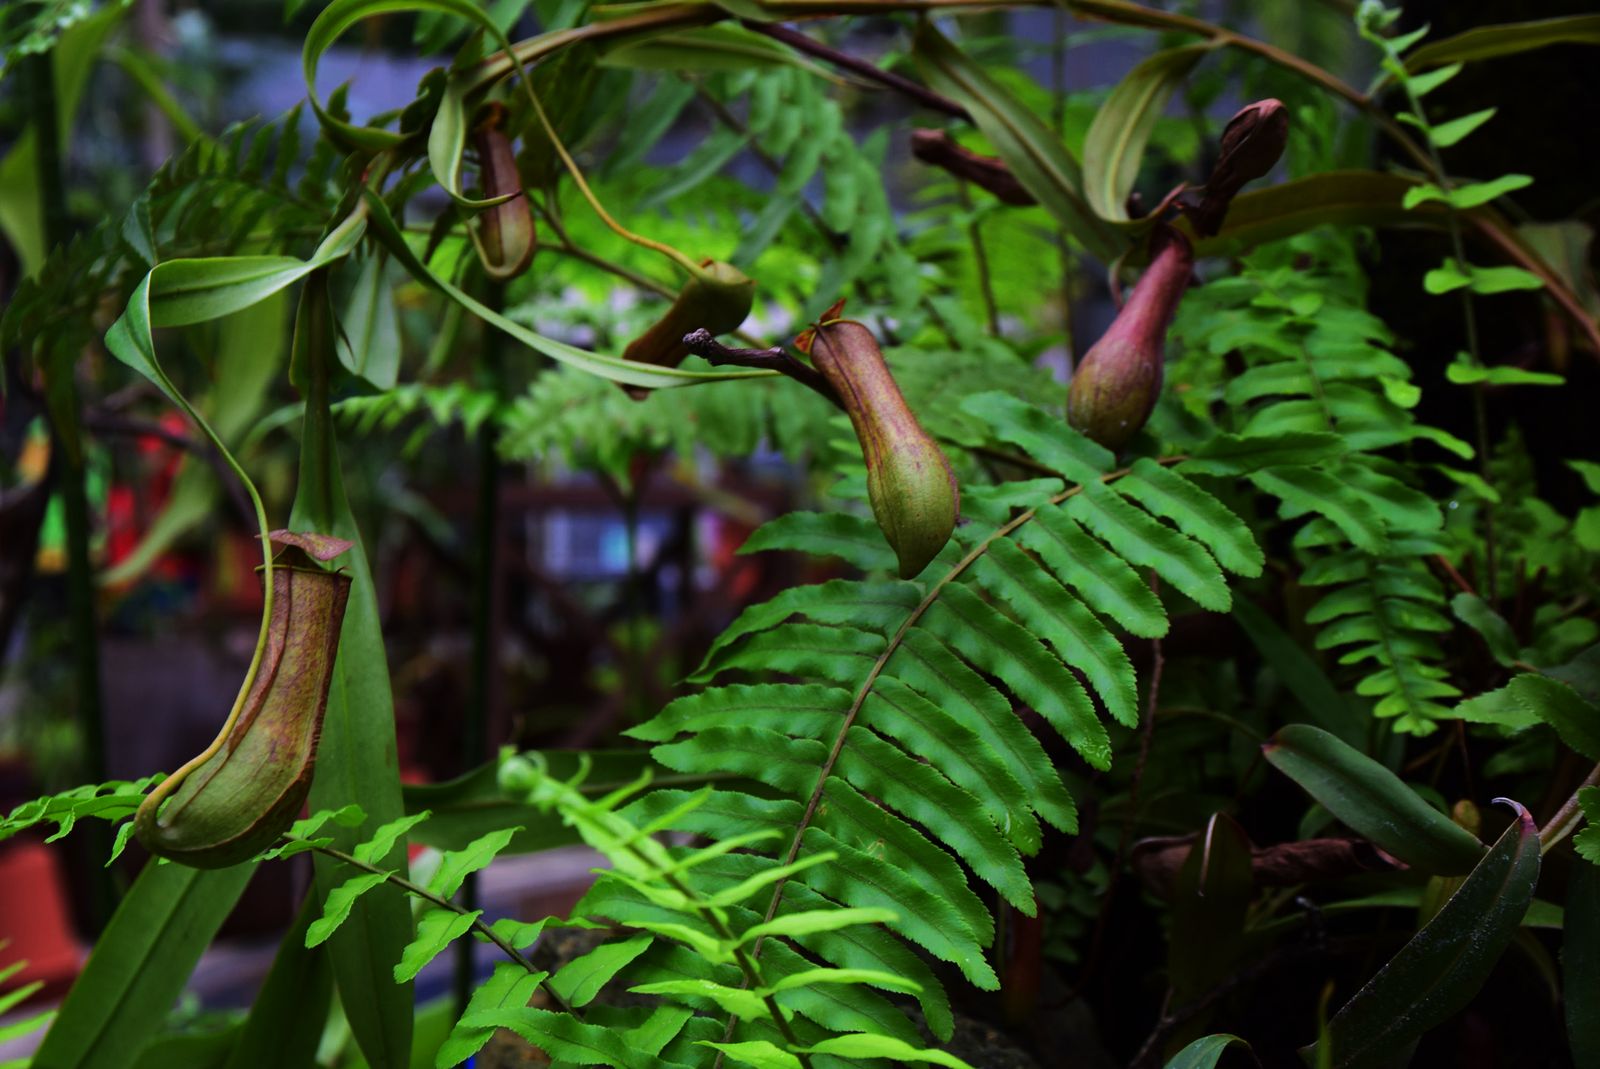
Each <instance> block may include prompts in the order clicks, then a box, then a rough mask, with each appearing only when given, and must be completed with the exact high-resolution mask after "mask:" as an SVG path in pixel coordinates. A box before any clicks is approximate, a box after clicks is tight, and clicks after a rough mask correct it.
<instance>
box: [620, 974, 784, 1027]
mask: <svg viewBox="0 0 1600 1069" xmlns="http://www.w3.org/2000/svg"><path fill="white" fill-rule="evenodd" d="M628 990H629V991H632V992H633V993H634V994H637V995H679V996H688V997H691V998H704V999H710V1000H711V1001H712V1002H715V1003H716V1004H717V1007H718V1008H719V1009H721V1010H722V1012H723V1013H731V1014H735V1015H737V1016H739V1017H755V1018H761V1017H765V1016H766V1013H767V1008H766V1004H765V1003H764V1002H762V1001H761V996H760V995H757V994H756V993H755V992H754V991H746V990H744V989H743V988H738V987H729V986H727V985H726V984H719V983H717V982H716V981H715V980H658V981H656V982H655V983H649V984H639V985H638V986H636V987H630V988H629V989H628Z"/></svg>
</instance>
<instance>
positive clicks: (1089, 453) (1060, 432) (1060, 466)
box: [961, 390, 1117, 483]
mask: <svg viewBox="0 0 1600 1069" xmlns="http://www.w3.org/2000/svg"><path fill="white" fill-rule="evenodd" d="M961 409H962V411H964V412H968V413H971V414H972V415H974V416H977V417H978V418H979V419H981V420H983V421H984V422H985V423H987V424H988V425H989V426H990V427H991V428H992V429H993V430H994V432H995V434H996V435H998V436H999V437H1000V439H1001V440H1002V441H1006V442H1010V443H1011V444H1012V445H1015V446H1018V447H1019V448H1021V450H1022V451H1023V452H1024V453H1026V454H1028V455H1029V456H1031V457H1032V458H1033V459H1035V460H1037V461H1039V462H1040V463H1041V464H1044V465H1046V466H1048V467H1049V468H1051V469H1053V470H1055V471H1058V472H1060V473H1061V474H1062V475H1064V476H1066V478H1067V479H1068V480H1070V481H1072V482H1075V483H1083V482H1090V481H1092V480H1095V479H1098V478H1100V476H1102V475H1104V474H1105V473H1106V472H1108V471H1110V470H1111V469H1112V468H1113V467H1114V466H1115V465H1116V461H1117V458H1116V455H1115V454H1114V453H1112V452H1111V450H1109V449H1107V448H1106V447H1105V446H1103V445H1100V444H1099V443H1098V442H1095V441H1092V440H1090V439H1088V438H1085V437H1084V436H1083V435H1081V434H1079V433H1078V432H1077V431H1075V430H1073V429H1072V428H1071V427H1070V426H1068V425H1067V421H1066V420H1065V419H1062V418H1061V417H1060V416H1053V415H1051V414H1050V413H1048V412H1046V411H1045V410H1044V409H1042V408H1039V407H1038V406H1036V405H1030V404H1028V403H1027V402H1026V401H1023V400H1020V399H1019V398H1016V397H1013V396H1011V395H1010V394H1008V393H1002V392H1000V391H998V390H990V391H987V392H985V393H980V394H977V395H975V396H972V397H968V398H967V399H966V400H964V401H962V402H961Z"/></svg>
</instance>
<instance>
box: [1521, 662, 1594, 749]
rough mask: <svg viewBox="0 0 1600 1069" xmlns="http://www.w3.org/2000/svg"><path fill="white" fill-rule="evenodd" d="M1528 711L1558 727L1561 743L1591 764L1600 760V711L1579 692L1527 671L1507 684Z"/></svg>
mask: <svg viewBox="0 0 1600 1069" xmlns="http://www.w3.org/2000/svg"><path fill="white" fill-rule="evenodd" d="M1506 689H1507V690H1508V691H1510V694H1511V698H1512V700H1513V701H1515V702H1516V703H1517V704H1518V705H1520V706H1521V707H1522V708H1523V709H1524V710H1525V711H1526V712H1529V713H1532V714H1533V715H1534V716H1537V717H1538V718H1539V719H1540V720H1543V721H1544V722H1545V723H1546V724H1549V725H1550V726H1551V727H1553V728H1555V730H1556V734H1557V735H1560V736H1561V741H1562V742H1564V743H1566V744H1567V745H1568V746H1570V747H1571V748H1572V749H1574V750H1576V751H1578V752H1579V753H1581V754H1583V756H1585V757H1587V758H1588V759H1589V760H1591V761H1600V709H1597V708H1596V707H1595V706H1594V705H1593V704H1591V703H1589V702H1586V701H1584V700H1583V699H1582V698H1581V697H1579V696H1578V693H1577V691H1575V690H1573V689H1572V688H1571V687H1569V686H1567V685H1566V684H1565V683H1562V682H1561V681H1559V680H1556V679H1551V678H1550V677H1548V676H1541V675H1535V674H1534V673H1532V672H1524V673H1522V674H1521V675H1519V676H1517V677H1516V678H1515V679H1513V680H1512V681H1511V682H1510V683H1509V684H1507V687H1506Z"/></svg>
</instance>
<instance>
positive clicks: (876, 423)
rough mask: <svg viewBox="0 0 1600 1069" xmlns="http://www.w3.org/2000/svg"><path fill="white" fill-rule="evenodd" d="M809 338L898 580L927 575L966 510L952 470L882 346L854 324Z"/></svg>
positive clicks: (825, 327)
mask: <svg viewBox="0 0 1600 1069" xmlns="http://www.w3.org/2000/svg"><path fill="white" fill-rule="evenodd" d="M808 333H809V334H810V335H811V338H810V347H809V352H810V354H811V362H812V363H813V364H815V365H816V368H817V370H818V371H820V372H822V374H823V376H824V377H825V378H826V379H827V380H828V384H829V385H830V386H832V387H833V389H834V392H835V393H837V394H838V395H839V399H840V402H841V403H842V404H843V405H844V410H845V412H846V413H847V414H849V416H850V422H851V424H852V425H853V426H854V427H855V431H856V438H857V439H858V440H859V441H860V442H861V455H862V456H863V457H864V458H865V459H866V462H867V500H868V501H870V502H871V504H872V514H873V516H874V517H875V518H876V519H877V521H878V526H879V527H880V528H882V530H883V536H884V538H885V539H887V540H888V542H889V547H890V548H891V549H893V550H894V553H895V556H896V558H898V560H899V563H900V578H902V579H910V578H911V577H912V576H914V575H916V574H917V573H918V572H920V571H922V569H923V568H925V567H927V564H928V562H929V561H931V560H932V559H933V558H934V557H935V556H936V555H937V554H938V552H939V551H940V550H941V549H943V548H944V544H945V543H946V542H948V541H949V540H950V532H951V531H952V530H953V529H954V528H955V524H956V510H957V508H958V507H959V505H960V496H959V493H960V492H959V490H958V489H957V487H956V478H955V475H954V474H952V473H951V471H950V462H949V461H948V460H946V459H945V455H944V452H943V451H942V450H940V448H939V446H938V443H936V442H935V441H934V440H933V437H932V435H930V434H928V432H927V431H925V430H923V429H922V424H920V423H918V422H917V417H916V415H915V414H914V413H913V412H912V411H911V408H910V406H909V405H907V404H906V399H905V397H904V396H902V395H901V393H900V387H899V386H898V385H897V384H896V383H895V381H894V376H893V374H891V373H890V371H889V365H888V363H886V362H885V361H884V359H883V353H882V351H880V350H879V348H878V342H877V340H876V339H875V338H874V337H873V336H872V332H871V331H870V330H868V329H867V328H866V327H865V326H863V325H862V324H860V323H857V322H856V321H854V320H851V319H835V320H833V321H831V322H827V323H823V324H822V325H821V326H820V327H818V328H816V330H815V331H811V332H808Z"/></svg>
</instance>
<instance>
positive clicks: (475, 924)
mask: <svg viewBox="0 0 1600 1069" xmlns="http://www.w3.org/2000/svg"><path fill="white" fill-rule="evenodd" d="M283 838H284V841H285V842H291V843H294V842H300V841H301V840H299V839H293V838H290V837H289V836H287V835H285V836H284V837H283ZM312 849H313V850H315V851H316V852H317V853H319V854H325V855H326V856H328V857H331V858H333V859H334V860H335V861H342V862H344V863H345V864H346V865H349V866H350V867H352V868H356V869H360V870H361V871H362V872H367V873H371V874H372V875H374V876H382V877H383V878H384V880H385V881H387V882H388V883H392V884H394V885H395V886H396V887H398V888H399V889H400V890H402V891H404V892H405V893H406V894H408V895H414V896H416V897H417V898H420V899H422V900H423V901H424V902H427V903H429V904H431V905H435V906H438V907H439V908H440V909H447V910H449V911H450V912H452V913H458V914H461V915H463V916H464V915H466V914H467V913H469V912H471V911H470V910H467V909H463V908H462V907H460V906H458V905H456V904H455V903H454V902H452V901H450V900H449V899H448V898H443V897H441V896H439V895H436V894H434V893H433V892H432V891H430V890H428V889H427V888H426V887H423V886H422V885H420V884H415V883H412V882H411V881H410V880H408V879H406V878H405V877H404V876H400V875H397V874H395V873H393V872H390V871H389V870H388V869H380V868H379V867H378V866H376V865H369V864H367V863H366V862H365V861H362V860H360V859H359V858H357V857H355V856H354V855H352V854H347V853H345V852H344V851H343V850H339V849H336V848H334V847H331V846H314V847H312ZM472 930H473V931H474V932H477V933H478V934H479V935H481V936H483V937H484V938H485V939H487V940H488V941H489V942H491V943H493V944H494V945H495V946H497V947H499V948H500V949H501V951H503V952H504V953H505V955H506V957H508V958H510V959H511V960H512V961H514V962H516V963H517V964H518V965H520V966H522V967H523V968H524V969H526V970H527V971H528V974H529V975H531V976H538V975H539V973H541V972H543V970H542V969H540V968H539V967H538V966H536V965H534V963H533V962H532V961H530V960H528V957H527V955H525V954H523V953H522V951H520V950H518V949H517V948H516V947H514V946H512V945H511V944H510V943H509V942H507V941H506V940H505V939H504V938H502V937H501V935H500V933H499V932H496V931H495V930H494V929H493V928H491V927H489V925H487V924H485V923H483V920H482V919H481V918H477V917H475V918H473V921H472ZM539 987H540V988H541V989H542V990H543V991H544V993H545V994H547V995H549V996H550V999H551V1001H552V1002H554V1003H555V1004H556V1005H557V1006H559V1007H561V1010H562V1012H563V1013H569V1014H571V1015H572V1016H573V1017H575V1018H577V1019H578V1020H580V1021H581V1020H583V1015H582V1014H581V1013H580V1012H578V1011H577V1010H574V1009H573V1008H572V1006H571V1005H569V1004H568V1002H567V1000H566V999H564V998H562V997H561V994H560V993H559V992H558V991H556V989H555V988H554V987H552V986H551V985H550V982H549V980H548V979H541V980H540V981H539Z"/></svg>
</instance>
